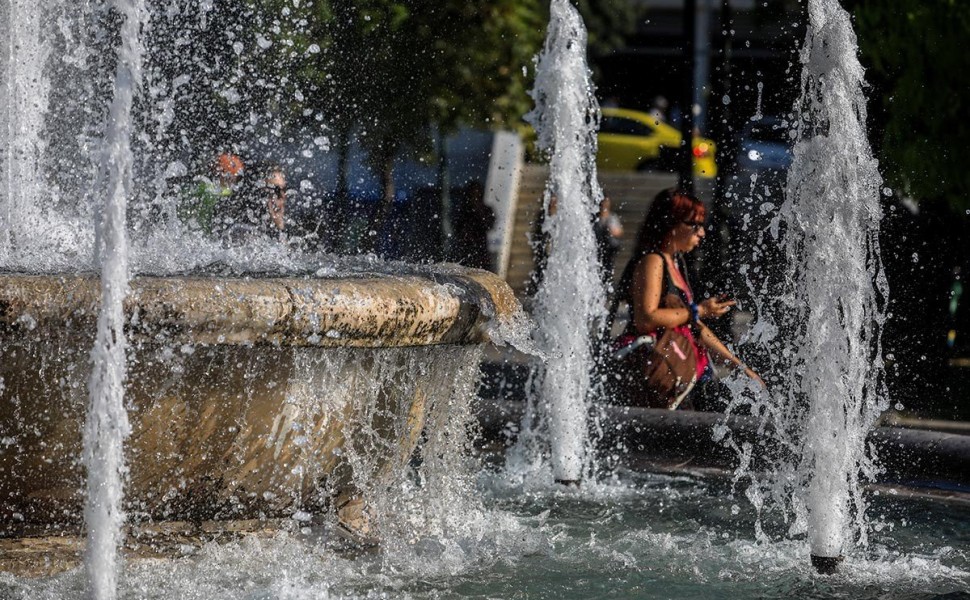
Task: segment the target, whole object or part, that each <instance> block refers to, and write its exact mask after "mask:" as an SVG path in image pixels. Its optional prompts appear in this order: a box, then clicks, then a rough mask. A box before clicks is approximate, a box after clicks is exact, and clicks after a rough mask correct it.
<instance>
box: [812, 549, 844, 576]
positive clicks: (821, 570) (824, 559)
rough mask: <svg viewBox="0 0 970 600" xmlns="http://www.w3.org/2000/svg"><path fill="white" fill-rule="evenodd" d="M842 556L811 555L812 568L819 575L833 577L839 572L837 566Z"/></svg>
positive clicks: (842, 558)
mask: <svg viewBox="0 0 970 600" xmlns="http://www.w3.org/2000/svg"><path fill="white" fill-rule="evenodd" d="M844 559H845V557H844V556H816V555H814V554H813V555H812V566H813V567H815V571H816V572H818V574H819V575H833V574H835V573H836V572H837V571H838V570H839V564H840V563H841V562H842V561H843V560H844Z"/></svg>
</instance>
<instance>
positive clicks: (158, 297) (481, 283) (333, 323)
mask: <svg viewBox="0 0 970 600" xmlns="http://www.w3.org/2000/svg"><path fill="white" fill-rule="evenodd" d="M128 288H129V291H128V294H127V297H126V300H125V327H126V330H127V331H126V332H127V334H128V336H129V339H130V340H131V342H132V343H134V344H139V343H144V342H152V341H156V342H160V343H177V342H182V343H196V344H210V345H271V346H301V347H323V348H334V347H362V348H366V347H409V346H426V345H437V344H475V343H485V342H488V341H491V339H490V337H489V332H490V331H491V330H492V327H493V325H494V324H495V322H496V321H498V322H504V321H507V320H510V319H512V318H514V316H515V315H516V314H517V313H518V312H519V311H520V310H521V309H520V307H519V304H518V301H517V300H516V299H515V296H514V295H513V293H512V291H511V289H510V288H509V287H508V285H507V284H506V283H505V281H504V280H502V279H500V278H499V277H498V276H497V275H495V274H493V273H490V272H488V271H482V270H478V269H468V268H462V269H457V268H452V269H449V270H448V271H447V272H438V271H430V270H429V271H428V272H424V273H414V272H411V273H405V274H383V273H359V272H358V273H348V274H346V275H328V276H323V277H306V276H304V277H301V276H290V277H266V278H263V277H209V276H199V275H189V276H175V277H173V276H144V275H141V276H136V277H133V278H132V279H131V280H130V282H129V285H128ZM100 297H101V283H100V278H99V277H98V276H97V275H96V274H93V273H62V274H10V273H7V274H3V273H0V338H7V339H8V340H10V339H17V338H19V337H24V336H25V335H26V334H30V337H36V336H35V335H34V334H32V333H31V332H34V330H36V329H40V330H41V331H43V332H44V333H50V334H52V335H55V336H56V335H63V334H64V333H67V334H77V333H78V332H92V333H93V329H94V325H95V322H96V319H97V317H98V312H99V308H100Z"/></svg>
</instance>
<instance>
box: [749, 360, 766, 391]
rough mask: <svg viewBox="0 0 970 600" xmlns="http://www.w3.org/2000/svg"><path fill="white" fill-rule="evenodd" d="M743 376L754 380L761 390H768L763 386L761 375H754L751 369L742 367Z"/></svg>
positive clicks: (763, 381)
mask: <svg viewBox="0 0 970 600" xmlns="http://www.w3.org/2000/svg"><path fill="white" fill-rule="evenodd" d="M744 374H745V375H747V376H748V377H750V378H751V379H753V380H755V381H756V382H757V383H758V385H760V386H761V389H763V390H767V389H768V386H767V385H766V384H765V380H764V379H762V378H761V375H758V374H757V373H755V372H754V370H752V369H751V367H748V366H746V367H744Z"/></svg>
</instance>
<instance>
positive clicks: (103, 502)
mask: <svg viewBox="0 0 970 600" xmlns="http://www.w3.org/2000/svg"><path fill="white" fill-rule="evenodd" d="M113 6H114V8H115V9H116V10H117V11H118V12H119V13H120V14H121V16H122V19H123V20H122V23H121V45H120V47H119V50H118V57H117V61H118V65H117V71H116V74H115V86H114V99H113V101H112V103H111V108H110V112H109V116H108V126H107V130H106V132H105V145H104V148H105V150H104V156H103V165H102V178H103V181H104V184H105V185H104V187H103V188H102V189H104V190H105V205H104V210H103V213H102V215H101V217H100V219H99V222H98V228H97V231H98V240H99V243H97V244H96V246H95V247H96V251H97V252H99V253H100V260H101V265H102V267H101V313H100V316H99V318H98V331H97V337H96V338H95V342H94V347H93V348H92V350H91V362H92V369H91V378H90V383H89V385H88V389H89V396H90V401H89V404H88V413H87V419H86V421H85V426H84V453H83V456H84V464H85V467H86V469H87V502H86V503H85V507H84V520H85V525H86V527H87V548H86V551H85V552H86V555H85V569H86V572H87V577H88V585H89V586H90V591H91V594H92V597H93V598H96V599H98V600H101V599H106V600H107V599H112V598H115V597H116V595H117V564H116V563H117V561H118V556H117V555H118V545H119V542H120V541H121V538H122V531H121V528H122V526H123V525H124V522H125V515H124V511H123V509H122V505H121V502H122V496H123V485H124V475H125V472H126V469H125V456H124V445H125V439H126V438H127V437H128V434H129V433H130V426H129V423H128V415H127V413H126V411H125V405H124V396H125V376H126V365H125V360H126V342H125V332H124V321H125V315H124V300H125V296H126V294H127V291H128V244H127V239H126V235H125V209H126V204H127V200H128V195H129V193H130V191H131V175H132V173H131V169H132V154H131V148H130V135H131V109H132V103H133V100H134V94H135V90H136V89H137V88H138V85H139V79H140V71H141V54H142V50H141V45H140V42H139V34H140V28H141V24H142V22H143V14H142V13H143V12H144V6H143V3H142V2H141V0H116V2H114V3H113Z"/></svg>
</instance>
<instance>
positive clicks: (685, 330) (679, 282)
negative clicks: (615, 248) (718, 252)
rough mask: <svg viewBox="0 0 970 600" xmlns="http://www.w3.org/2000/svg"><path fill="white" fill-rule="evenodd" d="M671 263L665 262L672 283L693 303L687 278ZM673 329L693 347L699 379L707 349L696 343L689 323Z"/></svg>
mask: <svg viewBox="0 0 970 600" xmlns="http://www.w3.org/2000/svg"><path fill="white" fill-rule="evenodd" d="M664 261H665V262H666V261H667V258H666V257H664ZM671 263H673V261H670V262H668V263H667V268H668V269H670V272H671V274H672V275H674V277H672V279H673V280H674V285H676V286H677V287H678V288H680V291H682V292H683V293H684V295H685V296H687V302H690V303H693V302H694V293H693V292H692V291H691V289H690V285H689V284H688V283H687V280H686V279H684V276H683V275H681V274H680V271H679V270H678V269H677V264H676V263H673V264H671ZM674 330H675V331H677V332H679V333H681V334H683V335H684V337H686V338H687V339H688V340H690V345H691V347H692V348H693V349H694V356H696V357H697V379H698V380H700V378H701V377H703V375H704V371H706V370H707V365H708V363H710V362H711V359H710V357H708V356H707V350H705V349H704V348H702V347H701V345H700V344H699V343H698V341H697V338H695V337H694V330H693V329H691V326H690V324H684V325H678V326H676V327H674ZM654 334H656V332H654Z"/></svg>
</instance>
